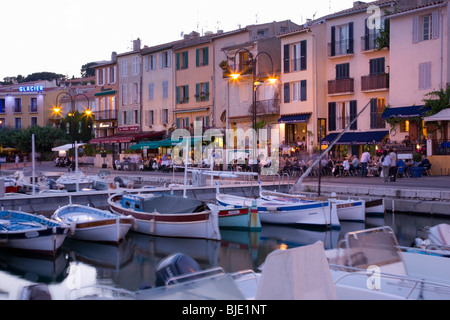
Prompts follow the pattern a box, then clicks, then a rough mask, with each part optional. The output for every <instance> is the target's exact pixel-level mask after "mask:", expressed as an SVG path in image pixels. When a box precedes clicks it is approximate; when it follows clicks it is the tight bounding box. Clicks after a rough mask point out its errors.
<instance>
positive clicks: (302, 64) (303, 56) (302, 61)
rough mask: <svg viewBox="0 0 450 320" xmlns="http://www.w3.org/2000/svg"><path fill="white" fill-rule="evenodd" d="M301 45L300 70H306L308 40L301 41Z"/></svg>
mask: <svg viewBox="0 0 450 320" xmlns="http://www.w3.org/2000/svg"><path fill="white" fill-rule="evenodd" d="M300 47H301V57H300V70H306V65H307V60H306V54H307V53H306V49H307V45H306V40H303V41H302V42H300Z"/></svg>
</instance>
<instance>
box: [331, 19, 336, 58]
mask: <svg viewBox="0 0 450 320" xmlns="http://www.w3.org/2000/svg"><path fill="white" fill-rule="evenodd" d="M330 49H331V51H330V55H331V56H332V57H334V56H335V55H336V27H335V26H332V27H331V48H330Z"/></svg>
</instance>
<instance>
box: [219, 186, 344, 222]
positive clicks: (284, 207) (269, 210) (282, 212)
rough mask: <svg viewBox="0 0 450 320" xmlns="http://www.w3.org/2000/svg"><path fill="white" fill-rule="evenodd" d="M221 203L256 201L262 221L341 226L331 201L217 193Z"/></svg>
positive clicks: (230, 204) (245, 203)
mask: <svg viewBox="0 0 450 320" xmlns="http://www.w3.org/2000/svg"><path fill="white" fill-rule="evenodd" d="M216 199H217V201H218V203H219V204H220V205H223V206H234V207H236V208H239V207H245V206H252V204H253V202H255V201H256V205H257V207H258V213H259V218H260V220H261V223H268V224H281V225H293V226H307V227H320V228H328V227H334V228H339V227H340V223H339V219H338V218H337V213H336V208H335V207H334V208H332V206H331V203H330V202H329V201H321V202H313V201H312V202H305V203H295V204H285V203H283V202H281V201H268V200H267V201H266V200H263V199H248V198H243V197H238V196H231V195H221V194H217V195H216Z"/></svg>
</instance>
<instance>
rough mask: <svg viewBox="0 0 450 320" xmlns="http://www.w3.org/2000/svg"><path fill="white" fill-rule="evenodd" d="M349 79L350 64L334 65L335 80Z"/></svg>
mask: <svg viewBox="0 0 450 320" xmlns="http://www.w3.org/2000/svg"><path fill="white" fill-rule="evenodd" d="M348 78H350V63H342V64H337V65H336V80H339V79H348Z"/></svg>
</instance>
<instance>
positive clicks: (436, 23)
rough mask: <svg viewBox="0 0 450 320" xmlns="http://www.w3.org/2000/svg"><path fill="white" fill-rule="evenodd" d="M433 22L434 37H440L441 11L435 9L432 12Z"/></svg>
mask: <svg viewBox="0 0 450 320" xmlns="http://www.w3.org/2000/svg"><path fill="white" fill-rule="evenodd" d="M431 23H432V28H433V35H432V36H433V39H439V24H440V23H439V11H434V12H433V13H432V16H431Z"/></svg>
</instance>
